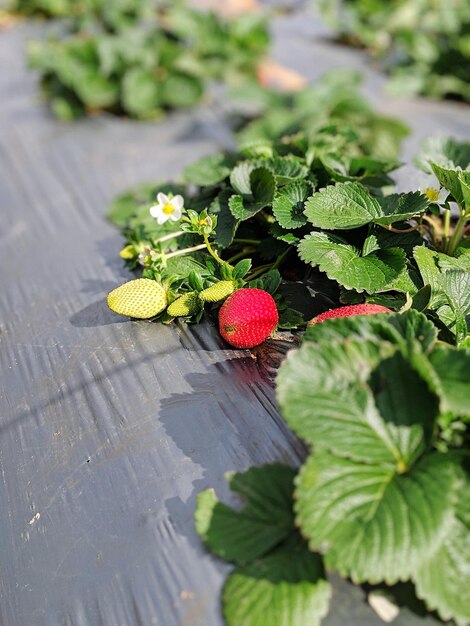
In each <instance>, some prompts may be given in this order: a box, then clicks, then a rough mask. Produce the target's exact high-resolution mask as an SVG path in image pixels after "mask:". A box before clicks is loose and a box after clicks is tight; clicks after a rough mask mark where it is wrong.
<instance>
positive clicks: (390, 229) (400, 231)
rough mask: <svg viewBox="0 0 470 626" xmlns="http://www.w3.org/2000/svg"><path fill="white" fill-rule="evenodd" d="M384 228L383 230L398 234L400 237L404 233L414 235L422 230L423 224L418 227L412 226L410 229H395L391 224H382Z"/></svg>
mask: <svg viewBox="0 0 470 626" xmlns="http://www.w3.org/2000/svg"><path fill="white" fill-rule="evenodd" d="M380 225H381V226H382V228H385V230H388V231H389V232H391V233H398V234H399V235H400V234H402V233H412V232H413V231H415V230H419V228H421V224H418V225H417V226H410V228H403V229H401V228H393V226H392V225H391V224H389V225H388V226H383V225H382V224H380Z"/></svg>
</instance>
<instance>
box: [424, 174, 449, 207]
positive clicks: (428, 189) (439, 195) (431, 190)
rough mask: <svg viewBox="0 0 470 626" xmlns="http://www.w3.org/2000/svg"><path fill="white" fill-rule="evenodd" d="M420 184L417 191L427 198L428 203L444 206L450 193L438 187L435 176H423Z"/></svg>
mask: <svg viewBox="0 0 470 626" xmlns="http://www.w3.org/2000/svg"><path fill="white" fill-rule="evenodd" d="M420 182H421V184H420V186H419V191H421V193H423V194H424V195H425V196H427V198H428V200H429V202H432V203H433V204H444V202H445V201H446V200H447V197H448V195H449V193H450V192H449V191H447V189H444V187H441V186H440V184H439V181H438V180H437V178H436V177H435V176H433V175H432V174H431V175H429V176H425V177H424V176H423V178H422V180H421V181H420Z"/></svg>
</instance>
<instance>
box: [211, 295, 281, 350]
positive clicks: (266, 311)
mask: <svg viewBox="0 0 470 626" xmlns="http://www.w3.org/2000/svg"><path fill="white" fill-rule="evenodd" d="M278 321H279V314H278V312H277V308H276V303H275V302H274V298H273V297H272V296H271V295H270V294H269V293H268V292H267V291H263V290H262V289H251V288H245V289H238V290H237V291H235V293H233V294H232V295H231V296H230V297H229V298H227V300H226V301H225V302H224V304H223V305H222V306H221V308H220V311H219V330H220V334H221V335H222V337H223V338H224V339H225V341H227V342H228V343H229V344H230V345H232V346H235V348H254V347H255V346H257V345H259V344H260V343H263V341H264V340H265V339H267V338H268V337H269V335H270V334H271V333H272V332H273V330H274V329H275V328H276V326H277V323H278Z"/></svg>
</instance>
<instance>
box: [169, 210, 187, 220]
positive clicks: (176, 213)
mask: <svg viewBox="0 0 470 626" xmlns="http://www.w3.org/2000/svg"><path fill="white" fill-rule="evenodd" d="M182 214H183V212H182V211H181V209H175V210H174V211H173V213H171V214H170V215H169V216H168V217H169V218H170V219H171V220H172V221H173V222H177V221H178V220H180V219H181V215H182Z"/></svg>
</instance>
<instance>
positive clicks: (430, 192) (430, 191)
mask: <svg viewBox="0 0 470 626" xmlns="http://www.w3.org/2000/svg"><path fill="white" fill-rule="evenodd" d="M424 194H425V195H426V196H427V197H428V200H429V202H437V201H438V200H439V189H434V188H433V187H427V189H425V190H424Z"/></svg>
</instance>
